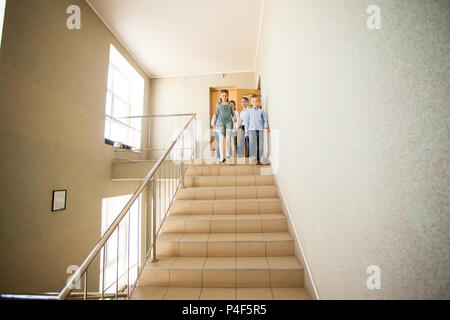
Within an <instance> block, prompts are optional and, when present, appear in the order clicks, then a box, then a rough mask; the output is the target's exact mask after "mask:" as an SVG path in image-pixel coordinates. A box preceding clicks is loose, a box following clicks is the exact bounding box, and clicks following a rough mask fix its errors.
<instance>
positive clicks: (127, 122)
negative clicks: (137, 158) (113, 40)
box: [105, 45, 144, 148]
mask: <svg viewBox="0 0 450 320" xmlns="http://www.w3.org/2000/svg"><path fill="white" fill-rule="evenodd" d="M143 107H144V79H143V78H142V77H141V76H140V75H139V74H138V73H137V72H136V70H135V69H134V68H133V67H132V66H131V65H130V64H129V63H128V61H127V60H126V59H125V58H124V57H123V56H122V55H121V54H120V53H119V51H117V49H116V48H114V46H113V45H111V46H110V54H109V69H108V85H107V91H106V108H105V138H106V139H109V140H112V141H114V142H118V143H122V144H125V145H127V146H130V147H134V148H140V144H141V121H142V119H141V118H136V119H120V118H121V117H129V116H138V115H142V113H143Z"/></svg>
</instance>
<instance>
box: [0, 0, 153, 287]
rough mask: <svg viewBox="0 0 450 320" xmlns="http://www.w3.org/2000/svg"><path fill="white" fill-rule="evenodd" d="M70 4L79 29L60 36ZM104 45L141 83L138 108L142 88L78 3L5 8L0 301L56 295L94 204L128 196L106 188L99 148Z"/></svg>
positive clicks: (48, 1)
mask: <svg viewBox="0 0 450 320" xmlns="http://www.w3.org/2000/svg"><path fill="white" fill-rule="evenodd" d="M71 4H77V5H79V6H80V7H81V15H82V16H81V17H82V25H81V27H82V28H81V30H73V31H70V30H68V29H67V28H66V18H67V16H68V15H67V14H66V8H67V7H68V6H69V5H71ZM110 43H113V44H114V46H115V47H116V48H117V49H118V50H119V51H120V52H121V53H122V54H123V55H124V56H125V57H126V58H127V59H128V60H129V61H130V63H132V64H134V66H135V67H136V69H137V70H138V71H139V72H140V73H141V75H142V76H143V77H145V78H146V101H148V93H149V82H150V81H149V79H148V78H147V77H146V76H145V74H144V73H143V72H142V70H140V69H139V67H138V66H137V65H136V64H135V63H134V62H133V60H132V59H131V57H130V56H129V55H128V54H127V52H126V50H125V49H124V48H123V47H122V46H121V45H120V43H118V41H117V40H116V39H115V37H114V36H113V35H112V34H111V33H110V32H109V30H108V29H107V28H106V27H105V26H104V24H103V23H102V22H101V21H100V19H99V18H98V17H97V16H96V15H95V14H94V13H93V11H92V10H91V9H90V8H89V7H88V6H87V5H86V3H85V2H84V1H79V0H70V1H65V0H39V1H36V0H13V1H7V6H6V17H5V27H4V32H3V42H2V48H1V51H0V136H1V156H0V177H1V179H0V188H1V189H0V190H1V193H0V194H1V196H0V197H1V201H0V239H1V240H0V257H1V261H2V263H1V264H0V292H1V293H5V292H18V293H23V292H31V293H35V292H44V291H56V290H58V291H59V290H60V289H61V288H62V287H63V285H64V284H65V281H66V279H67V277H68V275H67V274H66V273H65V272H66V268H67V267H68V266H69V265H79V264H80V263H81V262H82V260H83V259H84V258H85V256H86V255H87V254H88V253H89V251H90V250H91V249H92V247H93V246H94V245H95V243H96V242H97V241H98V239H99V236H100V222H101V201H102V198H104V197H111V196H116V195H121V194H128V193H133V192H134V191H135V190H136V188H137V185H136V182H112V181H111V159H112V157H113V154H112V153H113V152H112V148H111V147H109V146H107V145H105V144H104V137H103V133H104V112H105V92H106V79H107V70H108V59H109V45H110ZM146 105H147V102H146ZM60 188H64V189H67V190H68V200H67V210H65V211H62V212H59V213H51V211H50V206H51V191H52V190H54V189H60ZM97 268H98V267H97V266H95V267H94V270H95V269H97ZM92 277H93V278H94V276H93V275H92ZM94 282H96V281H94Z"/></svg>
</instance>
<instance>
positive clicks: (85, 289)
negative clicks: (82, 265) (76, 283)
mask: <svg viewBox="0 0 450 320" xmlns="http://www.w3.org/2000/svg"><path fill="white" fill-rule="evenodd" d="M87 289H88V271H87V270H86V272H85V273H84V294H83V297H84V300H87V292H88V291H87Z"/></svg>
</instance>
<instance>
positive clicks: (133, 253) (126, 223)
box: [100, 194, 141, 293]
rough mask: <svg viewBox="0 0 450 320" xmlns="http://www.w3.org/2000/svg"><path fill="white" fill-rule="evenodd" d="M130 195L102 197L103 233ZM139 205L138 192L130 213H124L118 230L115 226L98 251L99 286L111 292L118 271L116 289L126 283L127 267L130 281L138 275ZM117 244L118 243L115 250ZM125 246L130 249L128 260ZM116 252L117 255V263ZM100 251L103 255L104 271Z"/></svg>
mask: <svg viewBox="0 0 450 320" xmlns="http://www.w3.org/2000/svg"><path fill="white" fill-rule="evenodd" d="M131 196H132V195H131V194H130V195H124V196H118V197H112V198H105V199H103V200H102V226H101V228H102V229H101V232H102V235H103V234H104V233H105V231H106V230H107V229H108V227H109V226H110V225H111V224H112V223H113V222H114V219H116V217H117V215H118V214H119V213H120V211H121V210H122V209H123V207H125V205H126V203H127V201H128V200H129V199H130V198H131ZM140 206H141V196H139V198H137V199H136V201H135V203H134V204H133V205H132V206H131V208H130V213H129V216H126V217H125V218H124V219H123V220H122V222H121V223H120V225H119V233H118V232H117V230H116V231H115V232H114V233H113V234H112V235H111V237H110V238H109V240H108V241H107V243H106V245H105V250H104V251H103V250H102V251H100V290H104V291H105V292H106V293H114V292H115V291H116V274H117V272H118V275H119V282H118V287H119V291H120V289H121V288H124V287H125V286H126V285H127V283H128V276H127V270H130V273H129V281H130V285H131V284H133V283H134V281H135V280H136V278H137V269H136V268H137V265H138V259H139V253H138V250H141V248H140V247H138V236H139V226H140V224H139V221H140V219H141V210H140ZM128 232H129V233H128ZM117 236H119V239H117ZM128 240H129V243H128ZM117 245H119V250H118V251H117ZM128 250H129V252H130V258H129V260H128ZM117 252H118V258H119V260H118V263H117ZM139 252H140V251H139ZM103 254H104V255H105V270H104V273H103ZM103 275H104V277H103Z"/></svg>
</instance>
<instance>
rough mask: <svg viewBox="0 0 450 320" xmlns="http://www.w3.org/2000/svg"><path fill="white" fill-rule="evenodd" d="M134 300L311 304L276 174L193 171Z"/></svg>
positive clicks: (240, 169) (255, 169)
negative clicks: (298, 301) (155, 259)
mask: <svg viewBox="0 0 450 320" xmlns="http://www.w3.org/2000/svg"><path fill="white" fill-rule="evenodd" d="M156 252H157V257H158V259H159V261H158V262H155V263H151V262H150V261H149V262H147V264H146V266H145V268H144V270H143V272H142V274H141V277H140V278H139V286H138V288H137V289H136V290H135V292H134V294H133V297H132V298H133V299H166V300H175V299H182V300H197V299H206V300H214V299H220V300H235V299H238V300H245V299H250V300H272V299H282V300H286V299H309V297H308V294H307V293H306V291H305V289H304V280H303V278H304V271H303V267H302V265H301V264H300V263H299V262H298V260H297V258H296V257H295V256H294V239H293V237H292V236H291V235H290V234H289V232H288V229H287V220H286V217H285V215H284V214H283V213H282V206H281V201H280V199H279V197H278V192H277V189H276V187H275V185H274V177H273V174H272V171H271V168H270V166H257V165H253V164H248V162H247V163H246V164H236V163H234V164H231V165H229V164H224V165H218V164H206V163H202V164H190V166H189V168H188V169H187V171H186V174H185V179H184V188H182V189H180V190H178V192H177V194H176V198H175V201H174V202H173V204H172V206H171V207H170V209H169V213H168V215H167V218H166V220H165V221H164V223H163V225H162V228H161V232H160V234H159V235H158V238H157V250H156Z"/></svg>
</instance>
